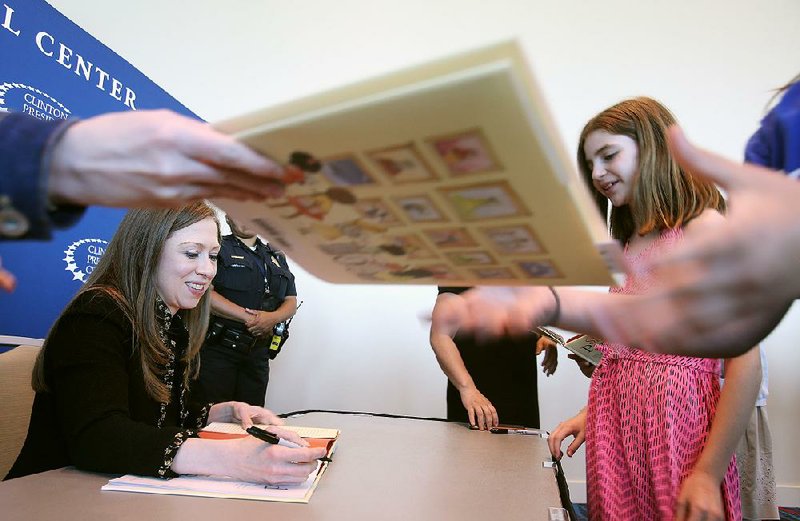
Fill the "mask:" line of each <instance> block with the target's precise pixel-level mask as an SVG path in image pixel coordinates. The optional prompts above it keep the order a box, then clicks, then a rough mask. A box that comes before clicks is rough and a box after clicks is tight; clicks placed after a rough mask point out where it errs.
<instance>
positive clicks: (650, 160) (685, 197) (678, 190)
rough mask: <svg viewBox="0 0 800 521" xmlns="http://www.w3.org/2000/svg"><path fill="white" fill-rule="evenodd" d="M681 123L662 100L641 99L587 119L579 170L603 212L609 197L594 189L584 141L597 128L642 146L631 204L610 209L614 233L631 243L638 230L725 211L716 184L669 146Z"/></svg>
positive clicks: (580, 144)
mask: <svg viewBox="0 0 800 521" xmlns="http://www.w3.org/2000/svg"><path fill="white" fill-rule="evenodd" d="M675 123H676V120H675V117H674V116H673V115H672V113H671V112H670V111H669V110H668V109H667V108H666V107H665V106H664V105H662V104H661V103H659V102H658V101H656V100H654V99H651V98H646V97H639V98H633V99H628V100H625V101H621V102H620V103H617V104H616V105H613V106H611V107H609V108H607V109H605V110H604V111H602V112H601V113H599V114H598V115H596V116H595V117H593V118H592V119H590V120H589V122H588V123H586V126H584V127H583V131H582V132H581V137H580V140H579V142H578V154H577V155H578V168H579V169H580V171H581V174H583V178H584V180H585V181H586V182H587V183H588V185H589V187H590V188H591V190H592V192H593V194H594V197H595V201H596V202H597V205H598V207H599V208H600V210H601V212H603V215H607V212H608V205H609V204H610V202H609V201H608V199H607V198H606V197H605V196H604V195H603V194H601V193H600V192H598V191H597V190H595V189H594V187H593V184H592V169H591V167H590V166H589V162H588V161H587V159H586V157H585V155H584V150H583V149H584V144H585V143H586V138H587V137H588V135H589V134H590V133H592V132H594V131H595V130H604V131H606V132H608V133H609V134H615V135H621V136H627V137H629V138H631V139H632V140H633V141H634V142H635V143H636V146H637V148H638V156H639V164H638V173H639V174H638V176H637V178H636V181H635V182H634V185H633V193H632V197H631V203H630V204H628V205H625V206H620V207H614V208H612V209H611V216H610V219H609V220H610V223H609V225H610V228H611V236H612V237H614V238H615V239H618V240H620V241H622V242H623V243H627V242H628V241H630V239H631V237H633V234H634V233H637V234H639V235H647V234H648V233H650V232H652V231H654V230H663V229H667V228H680V227H683V226H686V225H687V224H688V223H689V221H691V220H692V219H694V218H695V217H697V216H699V215H700V214H701V213H703V211H704V210H705V209H706V208H714V209H716V210H719V211H724V210H725V199H723V197H722V194H721V193H720V192H719V190H718V189H717V187H716V186H715V185H714V184H713V183H709V182H707V181H704V180H702V179H699V178H696V177H694V176H692V175H691V173H689V172H687V171H686V170H684V169H683V168H681V166H680V165H678V163H677V161H675V158H674V157H673V156H672V153H670V151H669V148H668V147H667V129H668V128H669V127H670V126H671V125H674V124H675Z"/></svg>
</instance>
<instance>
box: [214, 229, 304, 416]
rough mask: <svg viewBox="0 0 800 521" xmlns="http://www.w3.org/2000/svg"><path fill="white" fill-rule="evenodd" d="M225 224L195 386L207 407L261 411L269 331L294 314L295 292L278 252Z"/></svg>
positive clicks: (249, 233) (251, 234) (292, 276)
mask: <svg viewBox="0 0 800 521" xmlns="http://www.w3.org/2000/svg"><path fill="white" fill-rule="evenodd" d="M225 220H226V221H227V223H228V226H230V229H231V234H230V235H225V236H224V237H223V238H222V242H221V249H220V255H219V265H218V268H217V275H216V277H215V278H214V289H213V290H212V292H211V313H212V314H211V321H210V324H209V328H208V335H207V337H206V341H205V344H204V345H203V348H202V350H201V351H200V358H201V364H200V385H201V388H202V389H203V392H204V393H205V399H206V400H208V401H210V402H214V403H216V402H218V401H231V400H233V401H241V402H246V403H249V404H251V405H259V406H263V405H264V401H265V398H266V392H267V384H268V383H269V361H270V343H271V341H272V338H273V335H274V328H275V325H276V324H279V323H282V322H284V321H286V320H288V319H289V318H291V317H292V316H294V314H295V312H296V311H297V289H296V288H295V283H294V275H293V274H292V272H291V271H290V270H289V265H288V264H287V262H286V256H285V255H284V254H283V253H282V252H280V251H277V250H274V249H273V248H272V247H271V246H270V245H269V244H265V243H264V242H262V241H261V239H260V238H259V237H258V236H257V235H256V233H255V232H254V231H252V230H249V229H247V228H242V227H240V226H239V225H237V224H236V223H235V222H234V221H233V220H232V219H231V218H230V217H226V218H225Z"/></svg>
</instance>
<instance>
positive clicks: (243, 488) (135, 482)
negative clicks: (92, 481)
mask: <svg viewBox="0 0 800 521" xmlns="http://www.w3.org/2000/svg"><path fill="white" fill-rule="evenodd" d="M259 427H261V428H264V427H267V426H266V425H259ZM282 428H283V429H288V430H293V431H295V432H296V433H297V434H299V435H300V437H302V438H304V439H305V440H306V441H308V442H309V444H310V445H311V446H313V447H326V448H327V450H328V453H327V455H328V456H331V455H332V454H333V452H334V450H335V448H336V442H337V440H338V439H339V430H337V429H321V428H313V427H291V426H282ZM199 435H200V437H201V438H206V439H219V440H225V439H232V438H239V437H244V436H247V435H248V434H247V433H246V432H245V431H244V430H243V429H242V428H241V426H239V425H238V424H233V423H211V424H209V425H207V426H206V427H205V428H204V429H203V430H202V431H200V434H199ZM329 464H330V463H328V462H319V463H318V467H317V470H316V471H315V472H312V473H311V474H310V475H309V476H308V479H307V480H306V481H305V482H304V483H301V484H299V485H280V486H271V485H266V486H265V485H264V484H261V483H247V482H243V481H237V480H235V479H232V478H227V477H223V476H179V477H177V478H172V479H159V478H150V477H144V476H134V475H131V474H126V475H124V476H121V477H119V478H115V479H112V480H110V481H109V482H108V483H107V484H105V485H103V487H102V488H101V490H109V491H117V492H140V493H144V494H167V495H175V496H200V497H216V498H230V499H253V500H258V501H281V502H286V503H308V501H309V500H310V499H311V495H312V494H313V493H314V490H315V489H316V488H317V485H318V484H319V481H320V479H321V478H322V474H323V473H324V472H325V469H327V468H328V465H329Z"/></svg>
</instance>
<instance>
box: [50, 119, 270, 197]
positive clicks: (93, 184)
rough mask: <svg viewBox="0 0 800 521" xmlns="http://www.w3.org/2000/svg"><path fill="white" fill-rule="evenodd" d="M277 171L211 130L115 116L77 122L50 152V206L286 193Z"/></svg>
mask: <svg viewBox="0 0 800 521" xmlns="http://www.w3.org/2000/svg"><path fill="white" fill-rule="evenodd" d="M282 175H283V171H282V168H281V167H280V166H279V165H278V164H276V163H275V162H274V161H272V160H270V159H268V158H266V157H264V156H262V155H260V154H258V153H257V152H255V151H253V150H252V149H250V148H249V147H247V146H246V145H244V144H242V143H239V142H238V141H236V140H235V139H234V138H232V137H230V136H227V135H225V134H222V133H220V132H217V131H216V130H214V129H213V128H212V127H211V126H210V125H208V124H206V123H202V122H200V121H197V120H195V119H191V118H188V117H184V116H181V115H178V114H176V113H174V112H171V111H167V110H141V111H136V112H115V113H111V114H105V115H101V116H96V117H92V118H88V119H85V120H82V121H79V122H77V123H75V124H73V125H72V126H71V127H69V129H67V130H66V132H65V133H64V136H63V137H62V138H61V140H60V141H59V142H58V143H57V144H56V145H55V147H54V149H53V150H52V154H51V157H50V163H49V186H48V188H49V193H48V195H49V197H50V200H51V201H52V202H54V203H72V204H79V205H85V206H88V205H103V206H116V207H124V206H127V207H143V206H178V205H181V204H184V203H186V202H188V201H192V200H197V199H207V198H213V197H220V198H231V199H242V200H251V199H264V198H267V197H270V196H273V197H275V196H280V195H282V193H283V190H284V187H283V183H282V182H281V181H280V178H281V176H282Z"/></svg>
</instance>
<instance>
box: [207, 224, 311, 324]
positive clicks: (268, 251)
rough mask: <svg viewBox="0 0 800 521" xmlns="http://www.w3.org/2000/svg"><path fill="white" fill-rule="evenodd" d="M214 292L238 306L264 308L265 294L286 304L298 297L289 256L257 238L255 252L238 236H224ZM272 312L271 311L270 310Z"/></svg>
mask: <svg viewBox="0 0 800 521" xmlns="http://www.w3.org/2000/svg"><path fill="white" fill-rule="evenodd" d="M213 283H214V291H216V292H217V293H219V294H220V295H221V296H223V297H225V298H226V299H228V300H230V301H231V302H233V303H234V304H237V305H239V306H242V307H245V308H249V309H259V310H260V309H262V303H263V302H264V297H265V295H271V296H274V297H276V298H277V299H279V300H280V302H283V300H284V299H285V298H286V297H292V296H297V289H296V287H295V283H294V275H293V274H292V272H291V271H290V270H289V265H288V264H287V262H286V256H285V255H284V254H283V253H282V252H279V251H276V250H274V249H272V247H271V246H269V245H268V244H264V243H263V242H261V240H260V239H256V247H255V251H254V250H251V249H250V247H249V246H247V245H246V244H245V243H243V242H242V241H241V240H240V239H239V238H238V237H236V236H235V235H233V234H231V235H225V236H224V237H222V244H221V248H220V252H219V260H218V262H217V275H216V277H214V282H213ZM270 311H271V310H270Z"/></svg>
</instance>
